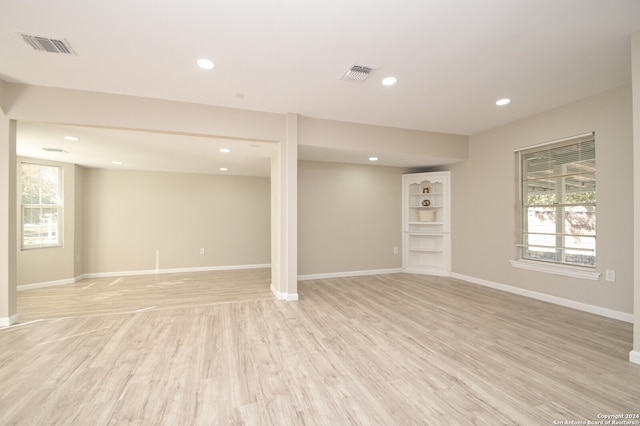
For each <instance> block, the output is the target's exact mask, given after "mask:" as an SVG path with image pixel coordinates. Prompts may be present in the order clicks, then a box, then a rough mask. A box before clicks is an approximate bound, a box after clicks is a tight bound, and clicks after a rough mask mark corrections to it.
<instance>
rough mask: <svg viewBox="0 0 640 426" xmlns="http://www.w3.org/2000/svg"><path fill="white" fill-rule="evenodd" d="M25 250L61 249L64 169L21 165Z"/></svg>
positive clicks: (23, 247) (23, 241) (23, 242)
mask: <svg viewBox="0 0 640 426" xmlns="http://www.w3.org/2000/svg"><path fill="white" fill-rule="evenodd" d="M21 183H22V194H21V195H22V196H21V200H22V201H21V210H22V249H23V250H25V249H32V248H41V247H59V246H62V232H61V231H62V229H61V228H62V168H61V167H56V166H45V165H41V164H29V163H22V164H21Z"/></svg>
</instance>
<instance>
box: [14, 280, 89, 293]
mask: <svg viewBox="0 0 640 426" xmlns="http://www.w3.org/2000/svg"><path fill="white" fill-rule="evenodd" d="M78 281H79V280H78V279H77V278H67V279H64V280H56V281H45V282H41V283H33V284H23V285H19V286H17V290H18V291H25V290H33V289H35V288H45V287H54V286H57V285H65V284H73V283H76V282H78Z"/></svg>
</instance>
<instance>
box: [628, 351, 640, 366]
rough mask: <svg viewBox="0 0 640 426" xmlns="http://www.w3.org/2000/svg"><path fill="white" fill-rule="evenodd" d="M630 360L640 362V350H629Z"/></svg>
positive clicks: (635, 362)
mask: <svg viewBox="0 0 640 426" xmlns="http://www.w3.org/2000/svg"><path fill="white" fill-rule="evenodd" d="M629 362H632V363H634V364H640V351H631V352H629Z"/></svg>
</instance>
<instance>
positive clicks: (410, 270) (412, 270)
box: [402, 266, 451, 277]
mask: <svg viewBox="0 0 640 426" xmlns="http://www.w3.org/2000/svg"><path fill="white" fill-rule="evenodd" d="M402 272H404V273H405V274H420V275H436V276H439V277H450V276H451V272H450V271H447V270H444V269H437V268H435V267H434V268H433V269H429V267H428V266H409V267H407V268H403V269H402Z"/></svg>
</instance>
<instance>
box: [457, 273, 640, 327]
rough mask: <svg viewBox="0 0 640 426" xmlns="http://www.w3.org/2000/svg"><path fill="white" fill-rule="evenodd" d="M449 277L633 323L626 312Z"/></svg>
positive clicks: (485, 282)
mask: <svg viewBox="0 0 640 426" xmlns="http://www.w3.org/2000/svg"><path fill="white" fill-rule="evenodd" d="M451 277H452V278H457V279H460V280H463V281H468V282H470V283H473V284H479V285H481V286H484V287H490V288H493V289H496V290H502V291H506V292H508V293H513V294H518V295H520V296H526V297H530V298H532V299H537V300H542V301H543V302H549V303H553V304H555V305H561V306H565V307H567V308H573V309H577V310H579V311H583V312H589V313H592V314H596V315H600V316H603V317H607V318H612V319H616V320H620V321H624V322H628V323H631V324H633V322H634V316H633V314H628V313H626V312H620V311H614V310H613V309H607V308H602V307H600V306H594V305H589V304H587V303H582V302H577V301H575V300H571V299H564V298H562V297H557V296H552V295H549V294H545V293H539V292H537V291H532V290H526V289H523V288H520V287H514V286H510V285H506V284H500V283H496V282H493V281H487V280H483V279H480V278H475V277H470V276H468V275H463V274H457V273H452V274H451Z"/></svg>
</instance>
